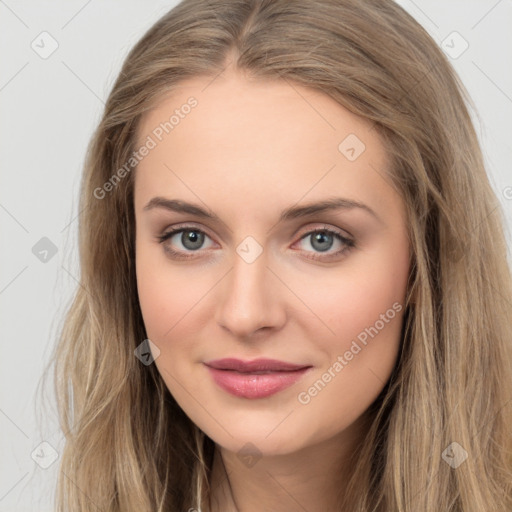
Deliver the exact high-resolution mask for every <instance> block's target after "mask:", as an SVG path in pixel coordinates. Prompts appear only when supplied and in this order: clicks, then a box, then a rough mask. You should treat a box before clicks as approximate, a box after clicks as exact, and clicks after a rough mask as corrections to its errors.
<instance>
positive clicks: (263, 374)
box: [204, 358, 312, 398]
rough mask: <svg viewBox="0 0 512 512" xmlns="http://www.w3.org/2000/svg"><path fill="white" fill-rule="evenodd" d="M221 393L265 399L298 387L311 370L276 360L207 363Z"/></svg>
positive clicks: (230, 359)
mask: <svg viewBox="0 0 512 512" xmlns="http://www.w3.org/2000/svg"><path fill="white" fill-rule="evenodd" d="M204 364H205V365H206V366H207V368H208V370H209V371H210V374H211V375H212V377H213V380H214V381H215V382H216V383H217V385H219V386H220V387H221V388H222V389H224V390H225V391H227V392H228V393H231V394H232V395H235V396H238V397H241V398H265V397H267V396H271V395H273V394H275V393H277V392H279V391H282V390H283V389H286V388H288V387H290V386H291V385H293V384H295V382H297V381H298V380H299V379H300V378H301V377H302V376H303V375H304V374H305V373H306V372H307V371H308V370H309V369H310V368H312V366H310V365H301V364H294V363H287V362H284V361H278V360H276V359H255V360H253V361H242V360H240V359H234V358H227V359H216V360H214V361H208V362H206V363H204Z"/></svg>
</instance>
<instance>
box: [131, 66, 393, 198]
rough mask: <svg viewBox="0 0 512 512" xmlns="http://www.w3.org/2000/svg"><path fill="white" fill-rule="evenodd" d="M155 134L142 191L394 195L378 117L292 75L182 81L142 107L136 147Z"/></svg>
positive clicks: (142, 167) (140, 180) (141, 170)
mask: <svg viewBox="0 0 512 512" xmlns="http://www.w3.org/2000/svg"><path fill="white" fill-rule="evenodd" d="M149 140H151V141H152V144H151V145H152V146H153V147H152V149H151V150H150V151H149V152H147V153H148V154H147V155H146V156H145V157H144V158H143V159H142V160H141V161H140V163H139V164H138V166H137V173H136V190H137V189H138V190H139V195H140V193H141V192H142V194H143V195H146V196H148V195H150V194H156V193H157V192H158V193H160V195H162V192H164V193H165V192H166V191H167V190H170V191H173V190H176V189H177V188H179V189H180V190H181V191H183V192H185V193H186V194H187V195H189V196H190V192H196V193H197V194H196V195H199V192H201V193H205V194H207V193H208V190H211V188H212V187H215V188H220V187H222V188H224V189H225V191H226V192H225V197H224V195H222V194H221V196H222V198H224V199H225V200H226V201H227V200H230V193H231V194H234V193H236V192H242V191H243V192H244V193H245V194H246V196H247V198H248V201H249V202H250V197H254V200H255V204H256V201H257V200H259V201H260V207H261V199H262V196H265V197H266V199H268V200H270V199H272V198H273V196H274V194H276V195H283V194H286V195H287V197H288V200H289V201H298V200H299V199H300V198H301V196H304V195H306V194H308V198H307V199H311V200H313V199H315V194H316V195H323V197H324V196H325V194H326V193H331V192H332V191H333V189H339V191H340V192H342V191H343V190H346V191H348V192H349V193H352V195H353V198H354V199H358V200H363V199H365V200H366V201H368V202H373V204H378V203H381V202H386V194H388V195H389V191H387V190H384V187H385V184H384V180H383V176H385V168H386V165H387V158H386V154H385V151H384V148H383V146H382V144H381V141H380V139H379V136H378V133H377V132H376V130H373V129H372V125H371V123H369V122H368V121H367V120H365V119H363V118H361V117H359V116H357V115H355V114H353V113H351V112H350V111H348V110H347V109H346V108H345V107H343V106H341V105H340V104H338V103H337V102H336V101H335V100H333V99H332V98H330V97H329V96H327V95H326V94H324V93H322V92H320V91H317V90H314V89H311V88H308V87H303V86H300V85H297V84H292V83H290V82H289V81H285V80H261V79H258V80H254V79H249V78H247V77H246V76H243V75H242V74H240V73H237V72H226V73H223V74H222V75H220V76H217V77H216V78H212V77H196V78H194V79H189V80H187V81H184V82H181V83H180V84H179V85H178V87H176V88H175V89H173V90H172V91H171V92H168V93H167V94H165V96H163V97H162V98H161V99H160V100H159V101H158V102H156V103H155V105H154V107H153V108H152V109H151V110H149V111H148V112H146V113H145V115H144V116H143V117H142V119H141V122H140V124H139V127H138V132H137V146H136V147H140V146H141V145H143V144H144V143H145V141H146V142H147V141H149ZM171 171H172V172H171ZM180 181H181V183H180ZM186 189H188V190H186ZM258 194H259V197H257V196H258ZM221 196H219V194H217V197H218V198H221ZM357 196H359V197H357ZM363 196H364V197H363ZM190 197H191V198H192V196H190ZM274 199H275V198H274ZM388 199H390V198H388ZM249 202H248V204H249Z"/></svg>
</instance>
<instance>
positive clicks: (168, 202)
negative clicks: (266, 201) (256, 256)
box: [144, 197, 381, 222]
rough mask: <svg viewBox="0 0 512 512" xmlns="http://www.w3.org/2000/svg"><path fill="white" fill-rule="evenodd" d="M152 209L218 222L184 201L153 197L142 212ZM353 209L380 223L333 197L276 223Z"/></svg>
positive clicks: (296, 209)
mask: <svg viewBox="0 0 512 512" xmlns="http://www.w3.org/2000/svg"><path fill="white" fill-rule="evenodd" d="M154 208H163V209H165V210H170V211H173V212H177V213H188V214H191V215H195V216H196V217H201V218H205V219H211V220H215V221H219V220H220V219H219V218H218V217H217V215H215V214H214V213H211V212H209V211H208V210H206V209H204V208H202V207H201V206H198V205H195V204H192V203H188V202H186V201H181V200H178V199H167V198H165V197H153V199H151V200H150V201H149V202H148V203H147V204H146V206H144V210H152V209H154ZM354 208H358V209H360V210H363V211H365V212H367V213H369V214H370V215H372V216H373V217H375V218H376V219H377V220H378V221H381V219H380V217H379V216H378V215H377V214H376V213H375V211H374V210H372V208H370V207H369V206H368V205H366V204H364V203H361V202H359V201H355V200H354V199H347V198H343V197H335V198H331V199H326V200H324V201H318V202H314V203H309V204H306V205H303V206H291V207H289V208H286V209H285V210H283V212H282V213H281V215H280V216H279V221H278V222H284V221H287V220H292V219H297V218H301V217H308V216H311V215H314V214H318V213H323V212H326V211H331V210H340V209H341V210H353V209H354Z"/></svg>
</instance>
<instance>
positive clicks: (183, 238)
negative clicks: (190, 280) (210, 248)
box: [157, 226, 213, 258]
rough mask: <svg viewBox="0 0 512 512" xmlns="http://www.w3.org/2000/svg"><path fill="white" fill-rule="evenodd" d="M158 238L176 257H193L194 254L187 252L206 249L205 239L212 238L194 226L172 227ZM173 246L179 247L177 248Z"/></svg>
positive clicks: (166, 249) (167, 250)
mask: <svg viewBox="0 0 512 512" xmlns="http://www.w3.org/2000/svg"><path fill="white" fill-rule="evenodd" d="M157 238H158V241H159V242H160V243H161V244H163V245H164V248H165V251H166V252H168V253H169V254H170V255H171V256H173V257H175V258H190V257H193V256H194V255H193V254H187V252H188V253H193V252H197V251H199V250H200V249H205V247H204V246H203V245H204V242H205V240H206V239H209V240H211V238H210V237H209V236H208V235H207V234H206V233H205V232H204V231H201V230H200V229H197V228H195V227H192V226H185V227H178V228H174V229H171V230H169V231H167V232H166V233H164V234H162V235H160V236H158V237H157ZM212 245H213V244H212ZM172 246H174V247H177V250H176V249H175V248H173V247H172Z"/></svg>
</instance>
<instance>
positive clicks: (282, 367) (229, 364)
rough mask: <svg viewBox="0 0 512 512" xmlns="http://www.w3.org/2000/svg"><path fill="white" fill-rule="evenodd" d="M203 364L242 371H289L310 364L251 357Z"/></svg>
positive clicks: (217, 360) (220, 368)
mask: <svg viewBox="0 0 512 512" xmlns="http://www.w3.org/2000/svg"><path fill="white" fill-rule="evenodd" d="M205 364H206V366H209V367H210V368H216V369H217V370H235V371H238V372H242V373H243V372H245V373H248V372H258V371H269V372H272V371H273V372H290V371H294V370H300V369H302V368H309V366H310V365H304V364H294V363H288V362H285V361H278V360H277V359H253V360H252V361H242V360H241V359H235V358H232V357H230V358H225V359H215V360H213V361H207V362H205Z"/></svg>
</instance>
